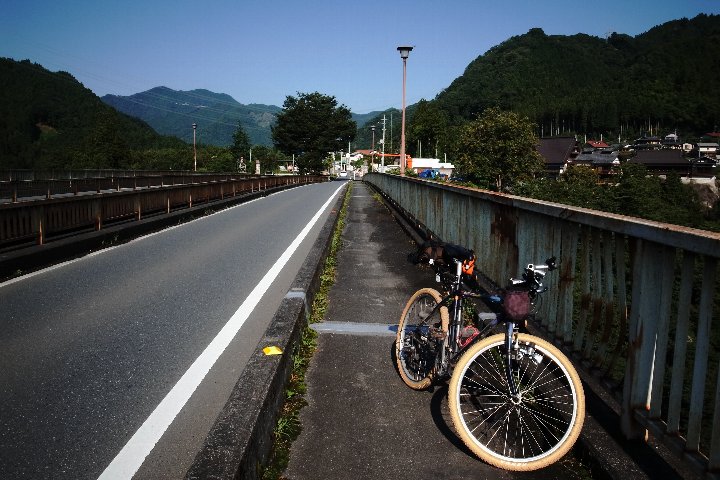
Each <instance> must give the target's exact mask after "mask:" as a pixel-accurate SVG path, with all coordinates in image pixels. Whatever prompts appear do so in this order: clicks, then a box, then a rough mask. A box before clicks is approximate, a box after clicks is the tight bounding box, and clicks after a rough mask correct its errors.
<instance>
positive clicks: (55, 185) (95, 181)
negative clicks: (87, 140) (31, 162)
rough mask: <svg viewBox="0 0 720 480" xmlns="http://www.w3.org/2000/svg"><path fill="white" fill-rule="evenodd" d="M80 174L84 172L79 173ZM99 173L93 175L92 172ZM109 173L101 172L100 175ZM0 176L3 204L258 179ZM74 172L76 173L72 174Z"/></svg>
mask: <svg viewBox="0 0 720 480" xmlns="http://www.w3.org/2000/svg"><path fill="white" fill-rule="evenodd" d="M81 173H85V175H83V176H80V174H81ZM93 173H95V174H98V176H92V175H90V174H93ZM103 173H104V174H106V175H104V176H103V175H101V174H103ZM35 175H36V176H35V178H29V179H25V178H18V177H17V176H15V178H12V179H10V180H4V179H0V203H6V202H17V201H23V200H25V201H27V200H37V199H38V198H45V199H50V198H53V197H55V196H58V195H68V194H72V195H79V194H83V193H101V192H107V191H112V190H117V191H121V190H137V189H138V188H150V187H167V186H170V185H186V184H196V183H210V182H229V181H234V180H247V179H250V178H259V176H258V175H245V174H235V175H233V174H216V173H215V174H210V173H209V174H194V173H192V172H166V173H154V172H133V171H127V172H113V171H108V172H105V171H97V172H94V171H88V172H85V171H82V172H65V174H58V176H57V177H49V178H43V177H41V176H39V175H41V174H35ZM73 175H75V176H73Z"/></svg>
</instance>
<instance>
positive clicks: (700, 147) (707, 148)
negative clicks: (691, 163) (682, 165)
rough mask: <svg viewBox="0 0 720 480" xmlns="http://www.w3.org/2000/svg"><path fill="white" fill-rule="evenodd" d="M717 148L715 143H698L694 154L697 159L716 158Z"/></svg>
mask: <svg viewBox="0 0 720 480" xmlns="http://www.w3.org/2000/svg"><path fill="white" fill-rule="evenodd" d="M718 147H719V145H718V144H717V143H698V144H697V150H696V152H695V153H697V154H698V155H697V156H698V157H703V156H705V157H710V158H717V151H718Z"/></svg>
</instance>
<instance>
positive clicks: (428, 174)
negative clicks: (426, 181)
mask: <svg viewBox="0 0 720 480" xmlns="http://www.w3.org/2000/svg"><path fill="white" fill-rule="evenodd" d="M439 176H440V172H439V171H438V170H435V169H432V168H428V169H426V170H423V171H422V172H420V174H419V175H418V177H420V178H431V179H435V178H437V177H439Z"/></svg>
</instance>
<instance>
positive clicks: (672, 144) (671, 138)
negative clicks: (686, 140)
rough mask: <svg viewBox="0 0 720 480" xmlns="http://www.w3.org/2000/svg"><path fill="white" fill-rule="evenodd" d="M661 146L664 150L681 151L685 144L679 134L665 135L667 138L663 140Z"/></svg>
mask: <svg viewBox="0 0 720 480" xmlns="http://www.w3.org/2000/svg"><path fill="white" fill-rule="evenodd" d="M660 144H661V145H662V148H671V149H675V150H679V149H681V148H682V146H683V143H682V142H681V141H680V137H678V135H677V133H670V134H668V135H665V138H663V139H662V142H660Z"/></svg>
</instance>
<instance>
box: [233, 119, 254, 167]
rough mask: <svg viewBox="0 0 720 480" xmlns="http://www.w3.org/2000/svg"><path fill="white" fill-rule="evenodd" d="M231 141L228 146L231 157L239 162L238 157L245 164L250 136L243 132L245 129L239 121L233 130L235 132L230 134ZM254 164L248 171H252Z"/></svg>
mask: <svg viewBox="0 0 720 480" xmlns="http://www.w3.org/2000/svg"><path fill="white" fill-rule="evenodd" d="M232 139H233V143H232V145H231V146H230V151H231V152H232V154H233V157H235V161H236V162H239V161H240V159H242V161H243V162H244V163H245V165H247V162H248V161H249V159H250V148H251V145H250V137H249V136H248V134H247V133H245V130H244V129H243V127H242V125H241V124H240V122H238V126H237V130H235V133H233V136H232ZM254 168H255V167H254V166H253V168H252V169H248V171H249V172H250V173H252V172H254V171H255V170H254Z"/></svg>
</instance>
